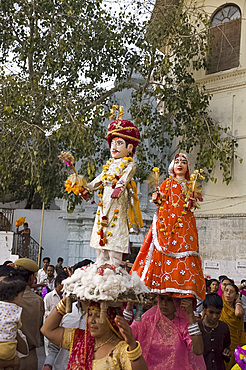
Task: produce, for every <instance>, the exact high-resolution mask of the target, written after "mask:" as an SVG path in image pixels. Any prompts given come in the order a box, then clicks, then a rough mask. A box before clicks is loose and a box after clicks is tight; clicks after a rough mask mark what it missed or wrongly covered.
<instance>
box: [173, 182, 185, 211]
mask: <svg viewBox="0 0 246 370" xmlns="http://www.w3.org/2000/svg"><path fill="white" fill-rule="evenodd" d="M173 180H174V181H176V182H178V183H181V182H184V180H185V179H184V180H183V179H182V180H178V179H176V178H175V179H172V181H171V184H170V185H171V189H170V190H171V203H172V206H173V207H174V208H176V207H177V206H178V204H179V202H180V199H181V196H182V193H181V194H180V195H178V200H177V202H174V201H173V189H172V188H173ZM181 186H182V185H181Z"/></svg>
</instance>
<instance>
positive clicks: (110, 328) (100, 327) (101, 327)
mask: <svg viewBox="0 0 246 370" xmlns="http://www.w3.org/2000/svg"><path fill="white" fill-rule="evenodd" d="M117 314H119V315H120V314H121V310H120V309H118V308H117V307H111V306H109V307H108V308H107V316H106V320H105V321H104V322H101V317H100V304H99V303H98V302H90V304H89V308H88V315H87V323H88V328H89V331H90V334H91V336H92V337H94V338H100V337H102V336H106V334H110V333H111V334H113V333H114V334H116V335H117V336H118V337H119V338H121V335H120V333H119V328H118V326H117V325H116V323H115V321H114V319H115V317H116V315H117ZM121 339H122V338H121Z"/></svg>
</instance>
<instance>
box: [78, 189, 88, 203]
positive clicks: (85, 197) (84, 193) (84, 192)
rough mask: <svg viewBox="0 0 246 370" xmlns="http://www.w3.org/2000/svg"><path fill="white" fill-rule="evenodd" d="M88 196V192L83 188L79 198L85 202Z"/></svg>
mask: <svg viewBox="0 0 246 370" xmlns="http://www.w3.org/2000/svg"><path fill="white" fill-rule="evenodd" d="M88 194H89V190H87V189H85V188H83V190H82V191H81V192H80V193H79V195H80V196H81V198H83V199H84V200H87V198H88Z"/></svg>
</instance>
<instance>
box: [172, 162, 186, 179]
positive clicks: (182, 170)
mask: <svg viewBox="0 0 246 370" xmlns="http://www.w3.org/2000/svg"><path fill="white" fill-rule="evenodd" d="M187 171H188V162H187V159H186V158H184V157H177V158H175V160H174V166H173V172H174V174H175V177H176V178H177V179H184V178H185V175H186V172H187Z"/></svg>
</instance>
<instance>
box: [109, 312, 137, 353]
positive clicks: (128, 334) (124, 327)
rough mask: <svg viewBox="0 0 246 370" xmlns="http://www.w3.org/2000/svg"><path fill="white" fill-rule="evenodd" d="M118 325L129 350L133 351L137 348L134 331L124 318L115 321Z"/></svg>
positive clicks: (120, 317) (117, 318)
mask: <svg viewBox="0 0 246 370" xmlns="http://www.w3.org/2000/svg"><path fill="white" fill-rule="evenodd" d="M114 321H115V323H116V325H117V326H118V328H119V331H120V334H121V335H122V337H123V339H124V341H125V342H126V343H127V344H128V346H129V350H130V351H132V350H133V349H135V348H136V347H137V343H136V340H135V338H134V336H133V334H132V329H131V328H130V326H129V325H128V322H127V321H126V320H125V319H124V317H122V316H118V315H117V316H116V318H115V319H114Z"/></svg>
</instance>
